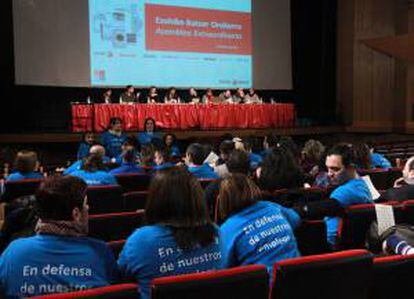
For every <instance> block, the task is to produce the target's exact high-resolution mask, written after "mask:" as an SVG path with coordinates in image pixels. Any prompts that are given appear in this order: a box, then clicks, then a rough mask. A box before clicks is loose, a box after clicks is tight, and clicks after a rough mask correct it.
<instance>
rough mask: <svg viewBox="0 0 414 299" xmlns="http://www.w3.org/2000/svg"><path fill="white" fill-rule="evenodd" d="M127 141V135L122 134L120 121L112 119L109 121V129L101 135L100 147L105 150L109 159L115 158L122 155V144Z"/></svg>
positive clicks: (116, 118)
mask: <svg viewBox="0 0 414 299" xmlns="http://www.w3.org/2000/svg"><path fill="white" fill-rule="evenodd" d="M126 139H127V135H126V134H125V133H124V132H123V128H122V119H121V118H119V117H112V118H111V119H110V121H109V128H108V130H107V131H106V132H104V133H102V135H101V141H102V145H103V146H104V147H105V149H106V154H107V155H108V156H109V157H111V158H116V157H117V156H118V155H120V154H121V153H122V149H121V147H122V144H123V143H124V142H125V140H126Z"/></svg>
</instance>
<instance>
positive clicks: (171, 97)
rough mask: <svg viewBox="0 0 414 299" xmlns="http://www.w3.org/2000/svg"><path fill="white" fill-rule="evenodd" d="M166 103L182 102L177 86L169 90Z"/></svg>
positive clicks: (165, 99)
mask: <svg viewBox="0 0 414 299" xmlns="http://www.w3.org/2000/svg"><path fill="white" fill-rule="evenodd" d="M164 103H166V104H178V103H181V99H180V96H179V95H178V93H177V89H175V87H171V88H170V89H169V90H168V92H167V95H166V96H165V98H164Z"/></svg>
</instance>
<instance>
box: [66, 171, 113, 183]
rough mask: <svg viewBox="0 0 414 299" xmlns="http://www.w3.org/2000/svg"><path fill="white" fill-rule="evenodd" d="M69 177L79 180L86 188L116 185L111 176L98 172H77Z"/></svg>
mask: <svg viewBox="0 0 414 299" xmlns="http://www.w3.org/2000/svg"><path fill="white" fill-rule="evenodd" d="M70 175H72V176H76V177H78V178H81V179H83V180H84V181H85V183H86V184H87V185H88V186H102V185H117V184H118V183H117V181H116V179H115V177H114V176H113V174H110V173H107V172H105V171H102V170H99V171H95V172H89V171H86V170H77V171H74V172H72V173H71V174H70Z"/></svg>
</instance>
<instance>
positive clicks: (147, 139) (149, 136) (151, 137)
mask: <svg viewBox="0 0 414 299" xmlns="http://www.w3.org/2000/svg"><path fill="white" fill-rule="evenodd" d="M138 141H139V143H140V144H141V145H149V144H151V143H157V144H156V145H159V144H160V143H162V141H161V134H160V133H158V132H152V133H149V132H141V133H138Z"/></svg>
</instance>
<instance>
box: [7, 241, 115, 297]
mask: <svg viewBox="0 0 414 299" xmlns="http://www.w3.org/2000/svg"><path fill="white" fill-rule="evenodd" d="M117 276H118V275H117V265H116V261H115V258H114V256H113V253H112V251H111V250H110V249H109V247H108V246H107V245H106V244H105V243H103V242H101V241H98V240H95V239H91V238H86V237H79V238H77V237H61V236H52V235H37V236H34V237H30V238H22V239H18V240H16V241H14V242H12V243H11V244H10V245H9V246H8V247H7V249H6V250H5V251H4V252H3V254H2V255H1V257H0V286H1V288H2V290H4V292H5V293H6V296H7V298H21V297H26V296H33V295H44V294H49V293H63V292H69V291H76V290H81V289H88V288H94V287H101V286H106V285H109V284H111V282H115V280H116V279H117Z"/></svg>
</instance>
